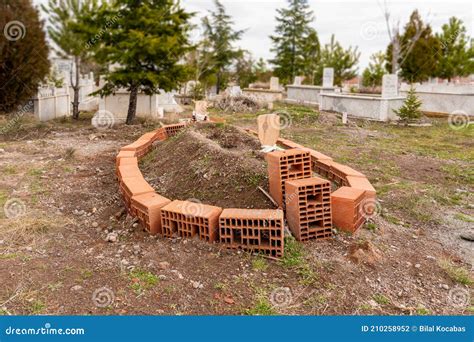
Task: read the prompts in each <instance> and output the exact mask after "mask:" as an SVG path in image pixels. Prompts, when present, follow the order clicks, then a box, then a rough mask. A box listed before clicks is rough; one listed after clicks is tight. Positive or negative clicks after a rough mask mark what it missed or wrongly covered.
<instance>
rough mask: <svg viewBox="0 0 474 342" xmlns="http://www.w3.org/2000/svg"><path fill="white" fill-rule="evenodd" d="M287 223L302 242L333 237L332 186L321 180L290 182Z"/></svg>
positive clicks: (314, 178) (287, 194) (288, 186)
mask: <svg viewBox="0 0 474 342" xmlns="http://www.w3.org/2000/svg"><path fill="white" fill-rule="evenodd" d="M285 188H286V219H287V221H288V226H289V227H290V230H291V231H292V233H293V235H294V236H295V238H296V239H297V240H298V241H307V240H309V239H327V238H330V237H332V216H331V182H330V181H328V180H326V179H322V178H318V177H312V178H306V179H297V180H291V181H286V183H285Z"/></svg>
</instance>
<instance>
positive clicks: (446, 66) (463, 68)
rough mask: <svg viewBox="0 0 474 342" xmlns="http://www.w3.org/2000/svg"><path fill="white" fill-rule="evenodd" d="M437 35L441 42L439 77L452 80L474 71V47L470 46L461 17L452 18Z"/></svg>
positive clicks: (437, 72)
mask: <svg viewBox="0 0 474 342" xmlns="http://www.w3.org/2000/svg"><path fill="white" fill-rule="evenodd" d="M436 37H437V38H438V40H439V41H440V43H441V50H440V58H439V64H438V69H437V71H436V75H437V76H438V77H441V78H443V79H448V80H451V78H453V77H455V76H468V75H470V74H472V73H474V47H472V46H469V41H468V39H467V37H466V27H465V26H464V25H463V22H462V21H461V20H460V19H457V18H456V17H452V18H450V19H449V23H448V24H444V25H443V27H442V32H441V33H439V34H437V35H436Z"/></svg>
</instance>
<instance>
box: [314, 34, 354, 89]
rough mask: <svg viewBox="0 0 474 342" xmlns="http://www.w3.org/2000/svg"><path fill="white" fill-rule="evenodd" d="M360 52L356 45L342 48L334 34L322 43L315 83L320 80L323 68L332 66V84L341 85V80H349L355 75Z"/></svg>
mask: <svg viewBox="0 0 474 342" xmlns="http://www.w3.org/2000/svg"><path fill="white" fill-rule="evenodd" d="M359 57H360V52H358V51H357V47H355V48H353V47H352V46H349V48H348V49H344V48H343V47H342V46H341V44H339V42H338V41H336V39H335V37H334V35H332V36H331V41H330V42H329V43H328V44H326V45H324V48H323V49H322V51H321V62H320V63H319V64H318V69H317V71H316V77H315V83H318V84H319V82H322V78H323V69H324V68H329V67H331V68H334V84H336V85H341V84H342V81H345V80H350V79H352V78H354V77H356V76H357V70H358V69H357V63H358V62H359Z"/></svg>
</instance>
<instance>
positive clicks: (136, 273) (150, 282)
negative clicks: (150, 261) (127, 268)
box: [130, 268, 159, 295]
mask: <svg viewBox="0 0 474 342" xmlns="http://www.w3.org/2000/svg"><path fill="white" fill-rule="evenodd" d="M130 279H131V280H132V285H131V288H132V289H133V291H134V292H135V293H136V294H137V295H138V294H142V293H143V292H145V291H146V290H149V289H151V288H152V287H154V286H155V285H156V284H157V283H158V281H159V279H158V277H157V276H156V275H155V274H153V273H151V272H149V271H146V270H143V269H141V268H135V269H134V270H132V271H131V272H130Z"/></svg>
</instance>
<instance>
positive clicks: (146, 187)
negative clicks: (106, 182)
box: [120, 177, 155, 215]
mask: <svg viewBox="0 0 474 342" xmlns="http://www.w3.org/2000/svg"><path fill="white" fill-rule="evenodd" d="M120 191H121V193H122V195H123V200H124V202H125V206H126V207H127V210H128V211H129V213H130V214H132V215H133V212H132V208H131V201H132V197H133V196H138V195H143V194H146V193H149V192H155V191H154V190H153V188H152V187H151V186H150V184H148V183H147V182H146V180H145V179H144V178H143V177H131V178H122V182H121V183H120Z"/></svg>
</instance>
